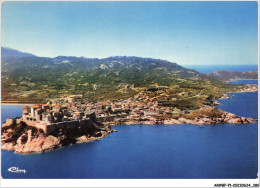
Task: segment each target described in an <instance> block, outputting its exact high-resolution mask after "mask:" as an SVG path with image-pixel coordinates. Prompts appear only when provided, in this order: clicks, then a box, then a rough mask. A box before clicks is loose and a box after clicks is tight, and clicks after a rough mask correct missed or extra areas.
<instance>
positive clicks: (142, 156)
mask: <svg viewBox="0 0 260 188" xmlns="http://www.w3.org/2000/svg"><path fill="white" fill-rule="evenodd" d="M231 95H234V96H233V97H232V99H227V100H219V101H220V103H221V105H220V106H218V107H219V108H220V109H223V110H226V111H229V112H232V113H235V114H238V115H241V116H246V117H252V118H257V117H258V102H257V101H258V97H257V96H258V92H252V93H232V94H231ZM21 109H22V106H21V105H2V121H4V120H5V119H6V118H7V117H15V116H19V115H21ZM257 125H258V124H257V123H251V124H242V125H235V124H218V125H205V127H204V128H199V127H198V126H197V125H187V124H183V125H120V126H114V127H113V128H114V129H116V130H117V131H118V132H116V133H112V134H110V135H109V136H108V137H106V138H103V139H101V140H100V141H93V142H90V143H83V144H77V145H73V146H69V147H66V148H63V149H59V150H56V151H52V152H47V153H44V154H30V155H20V154H14V152H13V151H4V150H2V169H1V170H2V177H3V178H19V179H20V178H21V179H23V178H26V179H31V178H48V179H51V178H59V179H65V178H70V179H77V178H84V179H89V178H90V179H103V178H108V179H110V178H111V179H122V178H124V179H147V178H148V179H219V178H220V179H240V178H241V179H244V178H248V179H255V178H257V171H258V126H257ZM10 167H18V168H19V169H25V170H26V171H27V172H26V173H25V174H24V173H11V172H9V171H8V170H7V169H8V168H10Z"/></svg>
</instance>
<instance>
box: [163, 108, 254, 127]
mask: <svg viewBox="0 0 260 188" xmlns="http://www.w3.org/2000/svg"><path fill="white" fill-rule="evenodd" d="M206 110H207V111H208V113H209V114H210V113H211V112H212V111H214V110H216V108H214V107H207V109H206ZM217 111H218V114H217V115H214V116H208V115H201V116H196V117H194V118H192V119H191V118H185V117H181V118H179V119H171V120H166V121H164V124H196V125H201V124H208V125H210V124H220V123H231V124H243V123H253V122H256V121H257V120H255V119H252V118H245V117H240V116H237V115H235V114H232V113H229V112H225V111H222V110H219V109H217ZM211 114H212V113H211Z"/></svg>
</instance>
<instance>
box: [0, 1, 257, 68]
mask: <svg viewBox="0 0 260 188" xmlns="http://www.w3.org/2000/svg"><path fill="white" fill-rule="evenodd" d="M257 6H258V5H257V2H249V1H248V2H241V1H240V2H239V1H237V2H223V1H219V2H203V1H198V2H177V1H176V2H46V1H45V2H5V3H3V4H2V18H1V19H2V20H1V22H2V25H1V34H2V36H1V37H2V41H1V45H2V46H4V47H10V48H13V49H17V50H20V51H23V52H28V53H32V54H35V55H37V56H42V57H56V56H59V55H66V56H84V57H89V58H94V57H95V58H104V57H109V56H139V57H151V58H159V59H164V60H169V61H171V62H176V63H178V64H180V65H219V64H221V65H226V64H228V65H233V64H241V65H245V64H257V63H258V50H257V49H258V33H257V32H258V28H257V27H258V25H257V24H258V15H257V14H258V10H257V9H258V7H257Z"/></svg>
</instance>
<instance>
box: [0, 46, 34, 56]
mask: <svg viewBox="0 0 260 188" xmlns="http://www.w3.org/2000/svg"><path fill="white" fill-rule="evenodd" d="M1 56H2V58H19V57H35V55H33V54H29V53H25V52H20V51H18V50H14V49H12V48H7V47H1Z"/></svg>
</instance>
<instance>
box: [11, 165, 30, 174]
mask: <svg viewBox="0 0 260 188" xmlns="http://www.w3.org/2000/svg"><path fill="white" fill-rule="evenodd" d="M8 171H9V172H14V173H24V174H25V173H26V170H24V169H19V168H18V167H10V168H8Z"/></svg>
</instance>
